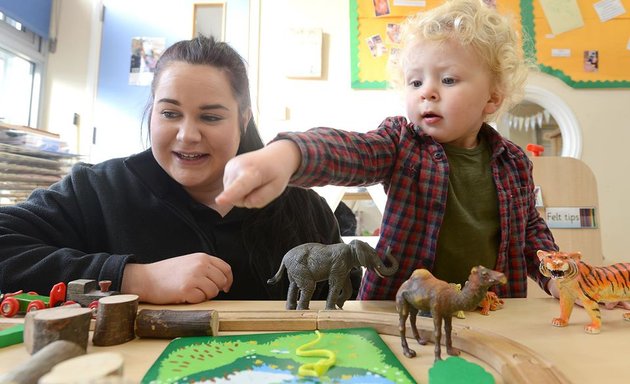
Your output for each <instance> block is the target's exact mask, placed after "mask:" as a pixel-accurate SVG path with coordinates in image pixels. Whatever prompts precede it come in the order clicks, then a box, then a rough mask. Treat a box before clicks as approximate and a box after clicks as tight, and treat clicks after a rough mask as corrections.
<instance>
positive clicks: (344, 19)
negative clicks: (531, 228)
mask: <svg viewBox="0 0 630 384" xmlns="http://www.w3.org/2000/svg"><path fill="white" fill-rule="evenodd" d="M278 15H283V20H284V21H285V22H283V23H279V22H278V18H277V17H278ZM295 26H300V27H314V28H322V29H323V32H324V54H323V67H324V76H323V78H322V79H320V80H296V79H288V78H286V76H284V73H283V67H282V65H278V64H281V63H282V58H283V57H286V55H290V54H291V52H287V50H285V47H284V46H283V41H285V38H284V36H286V33H287V30H288V28H290V27H295ZM349 28H350V27H349V7H348V2H346V1H338V0H319V1H317V2H314V1H310V0H291V1H277V0H262V1H261V22H260V36H261V41H260V58H259V63H260V73H259V79H260V84H259V100H260V101H259V109H260V116H259V124H260V126H261V131H262V133H263V135H264V136H265V138H266V139H270V138H272V137H273V136H274V135H275V134H276V133H277V132H278V131H281V130H304V129H307V128H310V127H314V126H327V125H328V126H333V127H336V128H343V129H352V130H360V131H364V130H367V129H371V128H375V127H377V125H378V124H379V123H380V122H381V121H382V120H383V118H384V117H386V116H388V115H391V114H397V113H404V110H403V109H402V103H401V102H400V99H399V96H398V95H397V94H396V93H395V92H394V93H393V92H392V91H376V90H352V89H351V87H350V55H349V49H350V42H349ZM529 83H530V84H531V85H536V86H540V87H543V88H545V89H547V90H550V91H552V92H554V93H556V94H557V95H559V96H560V97H561V98H562V99H563V100H564V101H565V102H566V103H567V104H568V105H569V107H570V108H571V109H572V111H573V113H574V114H575V116H576V118H577V120H578V122H579V125H580V129H581V133H582V139H583V149H582V158H581V159H582V160H583V161H584V162H585V163H586V164H587V165H588V166H589V167H590V168H591V169H592V170H593V172H594V174H595V177H596V179H597V187H598V190H599V206H600V219H601V232H602V243H603V255H604V257H605V261H606V262H607V263H612V262H617V261H622V260H625V261H630V251H629V250H627V249H626V244H625V236H627V232H628V230H629V229H630V204H629V203H628V200H627V198H628V196H630V178H629V177H628V176H626V175H627V174H628V171H627V167H628V164H630V161H629V160H628V159H627V156H626V152H627V145H628V143H630V119H628V106H630V89H608V90H594V89H581V90H579V89H573V88H571V87H569V86H567V85H566V84H565V83H564V82H562V81H560V80H558V79H557V78H555V77H551V76H549V75H546V74H542V73H541V74H534V75H532V76H531V77H530V80H529ZM285 110H286V111H285ZM561 187H562V186H559V188H561Z"/></svg>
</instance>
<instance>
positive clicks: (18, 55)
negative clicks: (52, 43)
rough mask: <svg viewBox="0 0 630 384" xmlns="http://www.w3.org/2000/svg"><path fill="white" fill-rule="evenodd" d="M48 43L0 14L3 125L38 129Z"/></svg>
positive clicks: (1, 116)
mask: <svg viewBox="0 0 630 384" xmlns="http://www.w3.org/2000/svg"><path fill="white" fill-rule="evenodd" d="M47 49H48V44H47V41H46V40H45V39H43V38H42V37H40V36H38V35H37V34H35V33H33V32H31V31H29V30H27V29H26V28H25V27H24V26H23V25H22V24H21V23H19V22H17V21H15V20H13V19H11V18H10V17H7V16H6V15H4V14H3V13H2V12H0V122H3V123H8V124H14V125H26V126H30V127H37V126H38V118H39V106H40V98H41V94H42V91H41V85H42V73H43V69H44V66H45V63H46V57H47V56H46V54H47Z"/></svg>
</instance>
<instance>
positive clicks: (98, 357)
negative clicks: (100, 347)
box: [38, 352, 123, 384]
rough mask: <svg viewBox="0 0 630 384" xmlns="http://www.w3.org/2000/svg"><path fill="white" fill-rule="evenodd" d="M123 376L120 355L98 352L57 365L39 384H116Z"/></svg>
mask: <svg viewBox="0 0 630 384" xmlns="http://www.w3.org/2000/svg"><path fill="white" fill-rule="evenodd" d="M122 375H123V358H122V355H121V354H120V353H116V352H98V353H90V354H88V355H83V356H79V357H75V358H73V359H70V360H66V361H64V362H62V363H59V364H57V365H55V366H54V367H53V369H52V370H51V371H50V372H49V373H47V374H46V375H44V376H42V378H41V379H39V382H38V384H78V383H110V382H111V383H114V382H120V378H122ZM115 378H118V380H116V379H115Z"/></svg>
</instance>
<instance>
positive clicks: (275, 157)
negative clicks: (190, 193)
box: [215, 140, 302, 208]
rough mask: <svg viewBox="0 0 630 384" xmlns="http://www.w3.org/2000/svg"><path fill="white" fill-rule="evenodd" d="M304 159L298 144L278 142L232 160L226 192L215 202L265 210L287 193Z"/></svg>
mask: <svg viewBox="0 0 630 384" xmlns="http://www.w3.org/2000/svg"><path fill="white" fill-rule="evenodd" d="M301 159H302V155H301V154H300V150H299V148H298V146H297V144H295V143H293V142H292V141H290V140H278V141H275V142H273V143H271V144H269V145H267V146H266V147H265V148H262V149H259V150H257V151H253V152H248V153H244V154H242V155H239V156H236V157H234V158H232V159H230V161H228V162H227V164H226V165H225V172H224V174H223V192H221V193H220V194H219V196H217V198H216V199H215V201H216V203H217V205H219V206H229V205H235V206H239V207H246V208H260V207H264V206H265V205H267V204H269V203H270V202H271V201H273V200H274V199H275V198H276V197H278V196H280V194H281V193H282V192H283V191H284V190H285V189H286V187H287V185H288V184H289V179H290V178H291V176H292V175H293V174H294V173H295V171H297V169H298V168H299V166H300V162H301Z"/></svg>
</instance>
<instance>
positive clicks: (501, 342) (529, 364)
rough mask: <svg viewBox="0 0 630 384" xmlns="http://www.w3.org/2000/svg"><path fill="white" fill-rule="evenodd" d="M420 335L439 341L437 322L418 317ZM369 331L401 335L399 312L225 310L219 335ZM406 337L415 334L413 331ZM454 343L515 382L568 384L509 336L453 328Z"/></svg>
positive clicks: (561, 375)
mask: <svg viewBox="0 0 630 384" xmlns="http://www.w3.org/2000/svg"><path fill="white" fill-rule="evenodd" d="M417 326H418V331H419V332H420V334H421V336H423V337H424V338H426V339H428V340H430V341H431V342H435V339H434V337H433V320H431V319H429V318H424V317H418V320H417ZM357 327H371V328H374V329H375V330H376V331H377V332H378V333H380V334H382V335H390V336H399V332H398V314H396V313H385V312H364V311H360V312H359V311H348V310H344V311H325V310H322V311H225V310H221V311H220V314H219V331H220V332H237V331H238V332H261V331H309V330H316V329H317V330H325V329H339V328H357ZM407 334H408V335H410V334H411V330H410V329H409V330H408V332H407ZM452 337H453V345H454V346H456V347H457V348H459V349H460V350H461V351H462V352H465V353H467V354H469V355H471V356H475V357H476V358H478V359H480V360H481V361H483V362H485V363H486V364H488V366H490V367H491V368H492V369H494V370H495V371H496V372H498V373H499V374H500V375H501V376H502V377H503V379H504V381H505V382H506V383H511V384H540V383H545V384H569V383H570V381H569V380H568V379H567V378H566V376H565V375H564V374H562V372H560V370H559V369H558V368H557V367H556V366H554V365H553V364H552V363H551V362H549V361H547V360H545V359H544V358H543V357H541V356H540V355H538V354H537V353H536V352H534V351H533V350H531V349H530V348H527V347H526V346H524V345H522V344H520V343H517V342H515V341H513V340H510V339H508V338H506V337H503V336H500V335H497V334H494V333H492V332H488V331H485V330H480V329H473V328H472V327H469V326H461V325H457V324H453V333H452Z"/></svg>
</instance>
